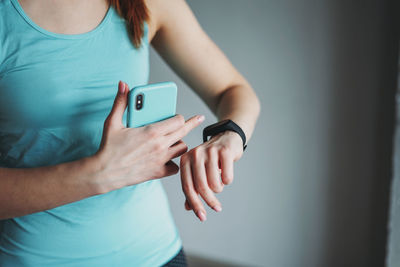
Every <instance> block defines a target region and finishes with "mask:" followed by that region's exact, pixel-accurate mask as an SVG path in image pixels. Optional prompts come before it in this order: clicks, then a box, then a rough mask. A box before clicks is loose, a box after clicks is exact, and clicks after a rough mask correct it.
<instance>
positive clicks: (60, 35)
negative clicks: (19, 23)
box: [10, 0, 112, 39]
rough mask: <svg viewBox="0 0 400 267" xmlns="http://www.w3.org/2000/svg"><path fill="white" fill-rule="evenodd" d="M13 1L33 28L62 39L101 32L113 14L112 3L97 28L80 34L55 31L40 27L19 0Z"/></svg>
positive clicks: (79, 37) (83, 36) (86, 36)
mask: <svg viewBox="0 0 400 267" xmlns="http://www.w3.org/2000/svg"><path fill="white" fill-rule="evenodd" d="M10 1H11V3H12V4H13V6H14V8H15V9H16V10H17V11H18V13H19V14H20V15H21V16H22V18H23V19H24V20H25V21H26V22H27V23H28V24H29V25H31V26H32V27H33V28H35V29H36V30H37V31H39V32H41V33H43V34H45V35H48V36H51V37H55V38H61V39H86V38H89V37H91V36H93V35H94V34H96V33H98V32H100V31H101V30H102V29H103V28H104V27H105V25H106V23H107V21H109V20H110V17H111V14H112V10H111V9H112V6H111V5H110V6H109V7H108V10H107V12H106V15H105V16H104V17H103V19H102V20H101V22H100V23H99V24H98V25H97V26H96V28H94V29H93V30H91V31H88V32H85V33H79V34H64V33H55V32H51V31H48V30H46V29H44V28H42V27H40V26H39V25H37V24H36V23H35V22H34V21H33V20H32V19H31V18H30V17H29V16H28V15H27V14H26V13H25V11H24V9H23V8H22V6H21V5H20V3H19V1H18V0H10Z"/></svg>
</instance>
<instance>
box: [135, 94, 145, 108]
mask: <svg viewBox="0 0 400 267" xmlns="http://www.w3.org/2000/svg"><path fill="white" fill-rule="evenodd" d="M142 99H143V94H138V95H137V96H136V109H137V110H140V109H142V107H143V100H142Z"/></svg>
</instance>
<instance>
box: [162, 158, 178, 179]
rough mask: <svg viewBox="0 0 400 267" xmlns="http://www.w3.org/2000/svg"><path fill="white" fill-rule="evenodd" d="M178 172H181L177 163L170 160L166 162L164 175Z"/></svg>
mask: <svg viewBox="0 0 400 267" xmlns="http://www.w3.org/2000/svg"><path fill="white" fill-rule="evenodd" d="M178 172H179V166H178V165H176V164H175V162H173V161H172V160H169V161H168V162H167V163H165V175H163V177H166V176H170V175H173V174H176V173H178Z"/></svg>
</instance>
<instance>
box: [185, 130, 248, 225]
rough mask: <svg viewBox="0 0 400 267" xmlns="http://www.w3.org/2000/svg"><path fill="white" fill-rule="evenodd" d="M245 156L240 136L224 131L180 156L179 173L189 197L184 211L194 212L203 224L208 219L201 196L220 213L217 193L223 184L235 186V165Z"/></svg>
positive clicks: (220, 208) (220, 190)
mask: <svg viewBox="0 0 400 267" xmlns="http://www.w3.org/2000/svg"><path fill="white" fill-rule="evenodd" d="M242 154H243V141H242V139H241V137H240V136H239V134H237V133H236V132H233V131H225V132H221V133H219V134H217V135H215V136H213V137H211V139H210V140H208V141H207V142H204V143H202V144H200V145H199V146H197V147H194V148H192V149H191V150H189V151H187V152H186V153H185V154H183V155H182V156H181V159H180V174H181V184H182V190H183V192H184V194H185V196H186V201H185V208H186V209H187V210H193V211H194V213H195V214H196V215H197V217H198V218H199V219H200V220H201V221H204V220H206V210H205V208H204V206H203V203H202V202H201V200H200V198H199V194H200V196H201V197H202V198H203V199H204V200H205V202H206V203H207V205H208V206H210V207H211V208H213V209H214V210H215V211H217V212H218V211H221V210H222V207H221V203H220V202H219V201H218V199H217V198H216V197H215V194H214V193H220V192H222V190H223V188H224V185H228V184H230V183H232V181H233V163H234V162H235V161H237V160H238V159H240V158H241V156H242ZM220 173H221V175H220Z"/></svg>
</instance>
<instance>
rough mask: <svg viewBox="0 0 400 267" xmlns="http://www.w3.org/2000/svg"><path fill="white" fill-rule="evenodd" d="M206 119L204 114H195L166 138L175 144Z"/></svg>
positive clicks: (169, 142)
mask: <svg viewBox="0 0 400 267" xmlns="http://www.w3.org/2000/svg"><path fill="white" fill-rule="evenodd" d="M203 121H204V116H203V115H202V116H198V115H196V116H193V117H191V118H190V119H188V120H187V121H186V122H185V124H184V125H183V126H182V127H180V128H179V129H178V130H176V131H173V132H171V133H170V134H168V135H166V140H167V142H168V144H174V143H175V142H177V141H178V140H180V139H182V138H183V137H185V136H186V135H187V134H188V133H189V132H190V131H191V130H193V129H194V128H196V127H197V126H199V125H200V123H202V122H203Z"/></svg>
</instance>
